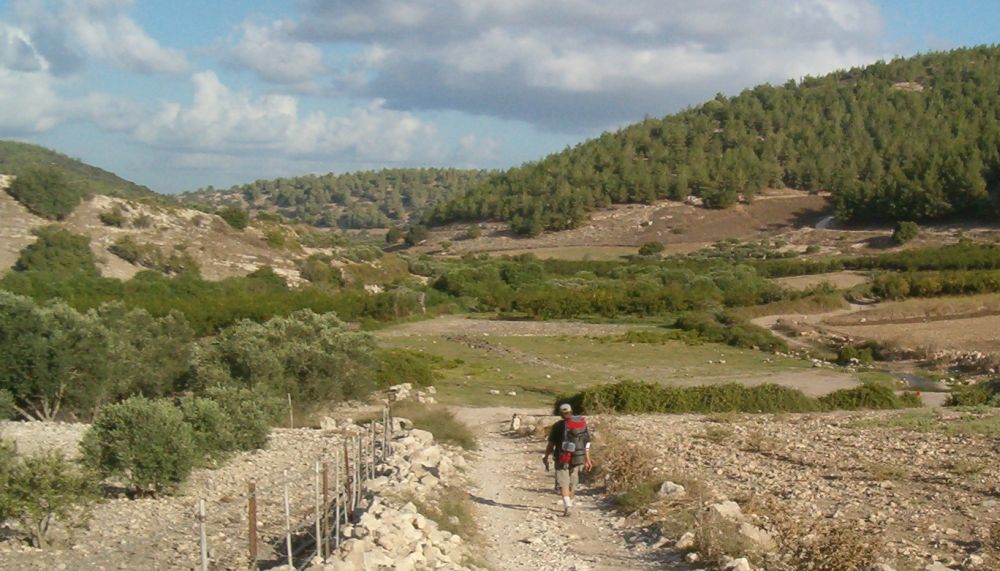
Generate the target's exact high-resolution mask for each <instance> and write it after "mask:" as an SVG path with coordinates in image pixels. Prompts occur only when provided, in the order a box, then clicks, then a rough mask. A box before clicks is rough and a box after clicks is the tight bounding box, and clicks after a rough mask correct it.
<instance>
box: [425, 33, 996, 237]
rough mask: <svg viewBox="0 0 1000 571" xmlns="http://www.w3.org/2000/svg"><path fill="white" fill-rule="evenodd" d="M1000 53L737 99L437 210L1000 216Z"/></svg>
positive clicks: (888, 66) (518, 220) (875, 68)
mask: <svg viewBox="0 0 1000 571" xmlns="http://www.w3.org/2000/svg"><path fill="white" fill-rule="evenodd" d="M998 117H1000V47H977V48H971V49H962V50H956V51H952V52H948V53H932V54H927V55H921V56H916V57H913V58H910V59H905V60H904V59H900V60H894V61H892V62H889V63H885V62H879V63H876V64H873V65H871V66H868V67H865V68H863V69H862V68H854V69H851V70H847V71H841V72H836V73H832V74H830V75H827V76H825V77H820V78H806V79H805V80H803V81H802V82H801V83H796V82H794V81H789V82H788V83H786V84H785V85H784V86H781V87H775V86H771V85H761V86H758V87H755V88H753V89H751V90H747V91H744V92H743V93H741V94H740V95H738V96H736V97H732V98H726V97H723V96H721V95H720V96H717V97H716V98H715V99H713V100H711V101H708V102H707V103H705V104H703V105H701V106H699V107H696V108H694V109H690V110H687V111H684V112H682V113H678V114H676V115H670V116H667V117H664V118H662V119H647V120H645V121H643V122H641V123H638V124H636V125H632V126H630V127H627V128H625V129H622V130H620V131H618V132H616V133H606V134H604V135H602V136H601V137H599V138H597V139H594V140H591V141H587V142H585V143H582V144H580V145H578V146H576V147H574V148H572V149H567V150H565V151H563V152H561V153H557V154H553V155H550V156H549V157H546V158H544V159H542V160H541V161H539V162H536V163H530V164H528V165H525V166H523V167H520V168H516V169H511V170H509V171H506V172H504V173H500V174H498V175H495V176H493V177H491V178H490V179H489V180H487V181H486V182H485V183H484V184H482V185H479V186H476V187H474V188H472V189H470V190H469V191H467V192H465V193H464V194H462V195H461V196H459V197H457V198H454V199H452V200H449V201H447V202H445V203H442V204H441V205H439V206H437V207H435V208H434V209H433V211H432V212H430V213H429V215H428V216H427V217H426V218H425V221H426V222H428V223H432V224H440V223H446V222H451V221H459V220H484V219H495V220H504V221H507V222H509V223H510V224H511V227H512V229H513V230H514V231H515V232H518V233H521V234H528V235H534V234H538V233H539V232H541V231H542V230H562V229H566V228H574V227H576V226H578V225H579V224H580V223H581V222H582V221H583V220H585V219H587V217H588V215H589V213H590V212H591V211H593V210H594V209H596V208H600V207H603V206H607V205H608V204H612V203H629V202H633V203H652V202H653V201H655V200H657V199H662V198H671V199H675V200H682V199H685V198H686V197H688V196H689V195H695V196H698V197H700V198H701V199H702V200H703V201H704V204H705V205H706V206H709V207H717V208H724V207H727V206H730V205H732V204H734V203H736V202H737V201H738V200H739V199H740V198H743V199H751V198H752V197H753V195H755V194H756V193H758V192H759V191H761V190H762V189H765V188H767V187H777V188H781V187H788V188H792V189H799V190H803V191H819V190H830V191H831V195H832V196H831V201H832V203H833V206H834V207H835V208H836V212H837V215H838V217H839V218H840V219H842V220H848V221H866V220H906V219H914V220H933V219H939V218H944V217H952V216H973V217H975V216H983V215H986V216H988V217H990V218H995V217H996V214H995V210H994V208H993V206H992V204H993V202H992V200H991V198H993V196H992V195H995V194H1000V121H997V118H998Z"/></svg>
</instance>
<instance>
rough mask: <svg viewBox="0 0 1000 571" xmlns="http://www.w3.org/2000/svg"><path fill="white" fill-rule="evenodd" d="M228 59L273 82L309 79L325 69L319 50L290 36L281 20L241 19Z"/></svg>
mask: <svg viewBox="0 0 1000 571" xmlns="http://www.w3.org/2000/svg"><path fill="white" fill-rule="evenodd" d="M228 59H229V60H230V61H231V62H232V63H235V64H237V65H241V66H244V67H247V68H250V69H252V70H253V71H255V72H256V73H257V74H258V75H259V76H260V77H261V78H262V79H264V80H266V81H272V82H275V83H304V82H311V81H314V80H315V79H317V76H319V75H320V74H322V73H323V72H324V69H325V68H324V64H323V53H322V51H321V50H320V49H319V48H318V47H316V46H315V45H313V44H310V43H308V42H302V41H297V40H295V39H293V38H292V37H291V36H289V34H288V30H287V26H286V25H285V24H284V23H282V22H275V23H274V24H272V25H270V26H261V25H257V24H254V23H250V22H246V23H244V24H243V25H242V26H241V27H240V38H239V41H238V42H237V43H236V45H235V46H233V47H232V48H231V49H230V50H229V55H228Z"/></svg>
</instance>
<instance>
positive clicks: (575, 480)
mask: <svg viewBox="0 0 1000 571" xmlns="http://www.w3.org/2000/svg"><path fill="white" fill-rule="evenodd" d="M559 415H560V416H562V420H560V421H559V422H557V423H555V424H554V425H553V426H552V430H550V431H549V442H548V444H547V445H546V446H545V456H544V457H543V458H542V462H544V463H545V466H546V469H547V468H548V465H549V457H550V456H552V453H553V451H554V452H555V461H556V462H555V464H556V465H555V468H556V487H557V488H559V493H560V494H561V495H562V501H563V515H564V516H569V515H570V514H571V513H572V510H573V498H574V497H576V486H577V485H578V484H579V483H580V467H581V466H582V467H583V469H584V470H586V471H587V472H589V471H590V470H591V469H592V468H593V467H594V464H593V462H591V460H590V431H589V430H588V429H587V419H586V418H584V417H582V416H573V407H572V406H570V405H569V403H563V404H561V405H559Z"/></svg>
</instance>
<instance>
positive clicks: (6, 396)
mask: <svg viewBox="0 0 1000 571" xmlns="http://www.w3.org/2000/svg"><path fill="white" fill-rule="evenodd" d="M13 418H17V407H16V405H15V403H14V393H12V392H10V391H9V390H7V389H0V420H11V419H13ZM0 519H2V518H0Z"/></svg>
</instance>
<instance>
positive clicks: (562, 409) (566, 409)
mask: <svg viewBox="0 0 1000 571" xmlns="http://www.w3.org/2000/svg"><path fill="white" fill-rule="evenodd" d="M559 412H573V407H571V406H570V405H569V403H568V402H564V403H562V404H561V405H559Z"/></svg>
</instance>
